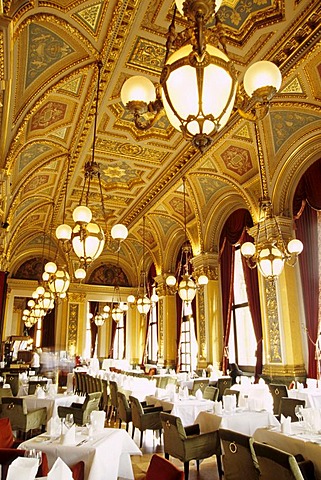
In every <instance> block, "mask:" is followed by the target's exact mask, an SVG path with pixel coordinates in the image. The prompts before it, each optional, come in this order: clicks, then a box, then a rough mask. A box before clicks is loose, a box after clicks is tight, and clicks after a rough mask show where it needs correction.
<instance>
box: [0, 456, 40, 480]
mask: <svg viewBox="0 0 321 480" xmlns="http://www.w3.org/2000/svg"><path fill="white" fill-rule="evenodd" d="M37 471H38V459H37V458H29V457H17V458H16V459H15V460H14V461H13V462H12V463H11V465H9V468H8V474H7V480H17V478H18V479H23V480H33V479H34V478H36V475H37Z"/></svg>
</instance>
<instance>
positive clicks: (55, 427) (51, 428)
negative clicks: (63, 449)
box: [47, 417, 61, 437]
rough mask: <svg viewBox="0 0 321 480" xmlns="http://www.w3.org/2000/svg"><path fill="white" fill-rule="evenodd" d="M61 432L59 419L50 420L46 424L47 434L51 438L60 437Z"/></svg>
mask: <svg viewBox="0 0 321 480" xmlns="http://www.w3.org/2000/svg"><path fill="white" fill-rule="evenodd" d="M60 432H61V423H60V419H59V417H53V418H50V420H48V422H47V433H48V435H50V436H51V437H56V436H58V435H60Z"/></svg>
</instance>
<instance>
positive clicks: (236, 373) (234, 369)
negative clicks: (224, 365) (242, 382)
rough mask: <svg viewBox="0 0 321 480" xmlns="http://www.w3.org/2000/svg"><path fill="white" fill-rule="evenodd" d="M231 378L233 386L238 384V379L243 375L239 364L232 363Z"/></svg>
mask: <svg viewBox="0 0 321 480" xmlns="http://www.w3.org/2000/svg"><path fill="white" fill-rule="evenodd" d="M229 367H230V373H229V375H230V377H231V378H232V385H234V384H235V383H236V377H241V376H242V375H243V372H242V370H240V369H239V366H238V364H237V363H230V365H229Z"/></svg>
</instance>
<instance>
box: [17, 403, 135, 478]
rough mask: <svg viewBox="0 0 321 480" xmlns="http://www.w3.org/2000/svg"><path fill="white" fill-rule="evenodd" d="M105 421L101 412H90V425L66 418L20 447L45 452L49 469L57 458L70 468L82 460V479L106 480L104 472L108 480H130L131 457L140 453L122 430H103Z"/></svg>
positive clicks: (103, 413)
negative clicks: (83, 472) (81, 424)
mask: <svg viewBox="0 0 321 480" xmlns="http://www.w3.org/2000/svg"><path fill="white" fill-rule="evenodd" d="M103 416H104V418H103ZM104 421H105V412H100V411H97V412H92V414H91V418H90V422H89V423H88V424H86V425H84V426H81V427H79V426H76V425H75V424H74V422H73V419H72V418H71V417H70V418H67V417H66V418H65V419H62V420H61V422H60V424H59V423H58V422H57V421H55V427H54V428H52V429H51V430H47V431H46V432H45V433H43V434H41V435H38V436H37V437H33V438H31V439H30V440H26V441H24V442H22V443H21V444H20V447H19V448H21V449H25V450H32V449H35V450H38V451H41V452H44V453H46V455H47V458H48V464H49V467H50V468H51V467H52V466H53V465H54V463H55V461H56V460H57V458H61V460H62V461H63V462H65V463H66V465H68V466H69V467H71V466H72V465H74V464H76V463H77V462H79V461H83V462H84V463H85V480H105V479H106V472H107V471H108V480H117V478H118V477H121V478H124V479H129V480H133V479H134V475H133V470H132V465H131V460H130V455H141V451H140V450H139V448H138V447H137V445H136V444H135V442H134V441H133V440H132V439H131V437H130V436H129V435H128V433H127V432H126V431H125V430H123V429H114V428H104Z"/></svg>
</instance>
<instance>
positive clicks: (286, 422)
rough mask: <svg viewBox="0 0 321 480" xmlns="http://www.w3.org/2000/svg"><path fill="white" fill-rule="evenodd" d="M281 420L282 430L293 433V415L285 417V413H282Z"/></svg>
mask: <svg viewBox="0 0 321 480" xmlns="http://www.w3.org/2000/svg"><path fill="white" fill-rule="evenodd" d="M280 422H281V432H282V433H287V434H291V433H292V425H291V417H285V416H284V415H282V414H281V418H280Z"/></svg>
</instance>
